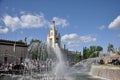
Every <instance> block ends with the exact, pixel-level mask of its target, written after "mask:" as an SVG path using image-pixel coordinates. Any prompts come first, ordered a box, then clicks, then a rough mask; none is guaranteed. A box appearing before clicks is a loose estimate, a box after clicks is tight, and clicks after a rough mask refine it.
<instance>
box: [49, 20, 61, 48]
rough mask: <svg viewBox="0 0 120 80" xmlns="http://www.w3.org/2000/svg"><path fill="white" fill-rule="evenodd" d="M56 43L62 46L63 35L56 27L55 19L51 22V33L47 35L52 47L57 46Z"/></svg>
mask: <svg viewBox="0 0 120 80" xmlns="http://www.w3.org/2000/svg"><path fill="white" fill-rule="evenodd" d="M56 43H57V44H58V46H59V47H60V44H61V36H60V33H58V31H57V30H56V28H55V21H53V22H52V24H51V29H50V34H48V36H47V44H48V45H50V46H51V47H53V48H55V45H56Z"/></svg>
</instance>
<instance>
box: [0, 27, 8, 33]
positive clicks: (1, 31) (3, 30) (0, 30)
mask: <svg viewBox="0 0 120 80" xmlns="http://www.w3.org/2000/svg"><path fill="white" fill-rule="evenodd" d="M7 32H8V28H4V29H2V28H0V34H6V33H7Z"/></svg>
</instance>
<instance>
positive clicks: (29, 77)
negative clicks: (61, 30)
mask: <svg viewBox="0 0 120 80" xmlns="http://www.w3.org/2000/svg"><path fill="white" fill-rule="evenodd" d="M88 61H89V60H84V61H82V62H79V63H77V64H76V65H74V66H73V67H69V66H68V63H67V61H66V60H65V58H64V57H63V54H62V53H61V49H60V48H59V46H58V45H57V44H56V47H55V48H54V49H53V48H51V47H50V46H48V45H46V44H45V43H39V42H34V43H32V44H31V46H30V47H29V49H28V55H27V56H26V59H25V61H24V63H23V64H24V65H25V67H24V71H23V74H20V75H10V76H9V77H6V78H5V79H4V78H2V80H7V79H10V80H88V79H89V80H99V79H96V78H92V77H91V76H89V75H87V74H84V72H85V71H86V69H88V68H89V67H88V65H89V64H88V63H87V62H88ZM91 61H92V62H95V59H93V60H92V59H91ZM92 62H91V63H92ZM83 63H85V64H88V65H85V64H83ZM78 65H80V66H78ZM85 66H86V67H85ZM77 67H79V69H78V68H77ZM79 72H80V73H79Z"/></svg>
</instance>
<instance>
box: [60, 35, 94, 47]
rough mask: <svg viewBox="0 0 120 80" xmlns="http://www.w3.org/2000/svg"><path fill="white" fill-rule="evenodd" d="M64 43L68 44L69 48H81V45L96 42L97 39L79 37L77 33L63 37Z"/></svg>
mask: <svg viewBox="0 0 120 80" xmlns="http://www.w3.org/2000/svg"><path fill="white" fill-rule="evenodd" d="M62 41H63V42H67V44H68V46H79V44H80V43H88V42H95V41H96V38H93V37H91V36H90V35H88V36H79V35H77V34H76V33H72V34H66V35H64V36H62Z"/></svg>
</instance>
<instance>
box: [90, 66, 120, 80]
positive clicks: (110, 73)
mask: <svg viewBox="0 0 120 80" xmlns="http://www.w3.org/2000/svg"><path fill="white" fill-rule="evenodd" d="M90 74H91V75H93V76H97V77H101V78H105V79H108V80H119V79H120V66H113V65H92V66H91V71H90Z"/></svg>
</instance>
